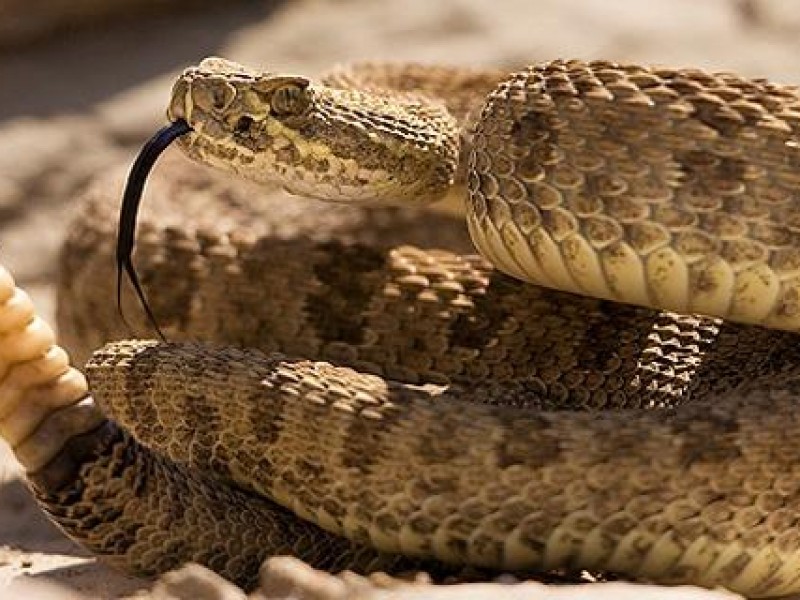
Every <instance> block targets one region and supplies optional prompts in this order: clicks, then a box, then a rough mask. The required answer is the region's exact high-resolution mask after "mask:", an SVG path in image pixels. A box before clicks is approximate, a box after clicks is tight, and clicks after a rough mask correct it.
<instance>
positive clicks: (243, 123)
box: [233, 115, 253, 134]
mask: <svg viewBox="0 0 800 600" xmlns="http://www.w3.org/2000/svg"><path fill="white" fill-rule="evenodd" d="M252 126H253V119H252V118H251V117H248V116H246V115H245V116H243V117H239V120H238V121H236V125H234V127H233V131H234V132H235V133H239V134H244V133H247V132H248V131H250V128H251V127H252Z"/></svg>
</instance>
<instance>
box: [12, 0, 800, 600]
mask: <svg viewBox="0 0 800 600" xmlns="http://www.w3.org/2000/svg"><path fill="white" fill-rule="evenodd" d="M212 54H213V55H220V56H224V57H227V58H230V59H233V60H237V61H239V62H243V63H245V64H248V65H251V66H260V67H264V68H265V69H269V70H274V71H294V72H297V73H300V74H304V75H313V74H315V73H318V72H320V71H322V70H324V69H326V68H328V67H329V66H331V65H332V64H334V63H336V62H340V61H347V60H352V59H365V58H384V59H386V58H390V59H398V60H403V59H409V60H417V61H424V62H446V63H456V64H472V65H503V66H508V67H509V68H512V67H515V66H519V65H523V64H526V63H530V62H536V61H544V60H549V59H553V58H585V59H592V58H606V59H615V60H621V61H636V62H643V63H656V64H665V65H670V66H697V67H703V68H708V69H712V70H735V71H738V72H740V73H742V74H744V75H748V76H752V77H767V78H770V79H773V80H776V81H779V82H783V83H798V84H800V60H798V57H800V2H796V1H794V0H699V1H698V0H638V1H637V2H632V1H631V0H384V1H380V2H379V1H375V0H290V1H285V2H281V1H279V0H258V1H256V0H248V1H245V0H240V1H229V2H224V3H223V2H212V1H209V0H206V1H203V0H180V1H178V0H112V1H108V0H0V262H2V263H3V264H5V265H6V266H8V267H10V268H11V269H12V272H13V273H14V275H15V276H16V278H17V281H18V283H19V285H21V286H22V287H24V288H25V289H26V290H27V291H29V292H30V293H31V294H32V296H33V297H34V300H35V302H36V303H37V306H38V307H39V309H40V312H41V313H42V314H43V315H44V316H46V317H47V319H48V320H49V321H50V322H53V312H54V295H53V289H54V286H53V283H54V281H55V269H56V255H57V252H58V247H59V245H60V243H61V240H62V238H63V235H64V231H65V227H66V223H67V222H68V221H69V218H70V215H71V213H72V212H73V211H74V207H75V201H76V199H78V198H79V197H80V193H81V190H82V189H83V188H84V187H85V186H86V184H87V182H88V181H89V180H90V179H91V178H92V177H93V176H94V175H96V174H99V173H102V172H103V171H104V170H106V169H108V168H111V167H112V166H114V165H118V164H120V163H124V164H128V163H130V162H131V161H132V160H133V157H134V156H135V154H136V152H137V151H138V149H139V148H140V147H141V145H142V143H143V142H144V141H145V140H146V139H147V138H149V137H150V136H151V135H152V134H153V132H154V131H155V129H156V128H157V127H158V126H159V125H160V124H162V123H163V122H164V108H165V104H166V100H167V97H168V94H169V90H170V87H171V82H172V80H173V78H174V77H175V75H176V74H177V73H178V72H179V71H180V70H181V69H182V68H184V67H185V66H187V65H189V64H193V63H196V62H198V61H199V60H200V59H201V58H203V57H204V56H208V55H212ZM122 185H123V181H120V182H119V192H120V193H121V190H122ZM1 445H2V442H0V596H2V597H6V596H4V595H3V589H4V586H6V585H9V583H10V582H11V581H12V580H13V579H14V578H15V577H17V580H19V578H18V576H19V575H20V574H25V575H27V576H28V577H26V578H25V579H26V580H34V581H45V582H51V583H55V584H56V585H58V586H60V592H59V594H58V595H57V596H56V597H58V598H69V597H73V596H74V597H76V598H88V597H97V596H99V597H110V596H113V595H116V594H117V593H118V592H121V591H124V590H131V589H134V588H135V587H136V586H137V585H139V584H138V583H137V582H135V581H133V580H129V579H127V578H124V577H122V576H120V575H116V574H114V573H111V572H110V571H108V570H106V569H103V568H102V567H99V566H96V565H94V564H92V563H91V561H87V560H86V559H85V558H81V557H80V553H79V551H78V550H77V549H76V548H75V547H74V546H72V545H71V544H70V543H68V542H67V541H65V540H64V539H63V538H62V537H61V535H60V533H59V532H58V531H57V530H55V528H53V527H52V526H50V525H49V524H48V523H47V522H46V520H45V519H44V518H43V517H41V516H40V515H39V514H38V511H37V510H36V509H35V508H34V507H33V506H32V505H31V502H30V500H29V498H28V496H27V492H26V491H25V489H24V486H23V485H22V484H21V483H20V481H19V479H18V472H17V469H16V467H15V465H14V463H13V460H12V459H10V458H9V456H8V452H7V449H6V448H5V447H2V446H1ZM15 585H18V584H15ZM8 597H15V596H13V595H10V594H9V595H8Z"/></svg>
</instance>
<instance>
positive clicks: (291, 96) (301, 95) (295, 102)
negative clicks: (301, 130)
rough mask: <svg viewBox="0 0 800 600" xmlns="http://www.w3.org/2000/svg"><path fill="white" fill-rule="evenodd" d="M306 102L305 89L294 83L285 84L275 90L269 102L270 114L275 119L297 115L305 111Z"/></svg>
mask: <svg viewBox="0 0 800 600" xmlns="http://www.w3.org/2000/svg"><path fill="white" fill-rule="evenodd" d="M308 102H309V100H308V94H306V91H305V87H301V86H299V85H297V84H296V83H287V84H285V85H282V86H280V87H278V88H275V90H274V91H273V92H272V96H271V97H270V100H269V103H270V108H271V110H272V114H273V115H275V116H277V117H286V116H292V115H299V114H301V113H302V112H303V111H304V110H305V109H306V107H307V106H308Z"/></svg>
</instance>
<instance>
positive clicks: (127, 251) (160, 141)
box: [117, 119, 192, 340]
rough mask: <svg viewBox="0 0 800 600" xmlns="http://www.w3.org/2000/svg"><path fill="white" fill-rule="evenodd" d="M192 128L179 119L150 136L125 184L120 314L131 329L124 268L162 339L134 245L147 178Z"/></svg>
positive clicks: (119, 267)
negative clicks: (124, 293)
mask: <svg viewBox="0 0 800 600" xmlns="http://www.w3.org/2000/svg"><path fill="white" fill-rule="evenodd" d="M191 130H192V128H191V127H189V124H188V123H187V122H186V121H184V120H183V119H178V120H177V121H175V122H174V123H170V124H169V125H167V126H166V127H163V128H162V129H160V130H159V131H158V132H157V133H156V134H155V135H154V136H153V137H152V138H150V140H149V141H148V142H147V143H146V144H145V145H144V147H143V148H142V151H141V152H139V156H137V157H136V160H135V161H134V162H133V166H132V167H131V172H130V173H129V174H128V181H127V183H126V184H125V192H124V193H123V195H122V207H121V208H120V211H119V224H118V226H117V310H118V311H119V314H120V317H122V321H123V322H124V323H125V325H126V326H128V327H129V328H130V326H129V325H128V322H127V321H126V320H125V314H124V313H123V311H122V273H123V271H124V272H125V274H126V275H127V276H128V280H129V281H130V282H131V285H132V286H133V289H134V290H135V291H136V296H137V297H138V298H139V302H140V303H141V305H142V307H143V308H144V312H145V313H146V314H147V319H148V321H150V324H151V325H152V326H153V328H154V329H155V330H156V333H158V337H160V338H161V339H162V340H166V337H164V334H163V333H162V331H161V328H160V327H159V326H158V322H157V321H156V317H155V315H154V314H153V311H152V310H151V309H150V305H149V304H148V303H147V298H146V297H145V295H144V290H142V286H141V284H140V283H139V277H138V275H137V274H136V269H135V268H134V266H133V258H132V256H133V246H134V244H135V243H136V241H135V237H136V215H137V213H138V212H139V203H140V201H141V199H142V191H143V190H144V184H145V181H146V180H147V176H148V175H149V174H150V170H151V169H152V168H153V165H154V164H155V162H156V159H157V158H158V157H159V156H160V155H161V153H162V152H164V150H165V149H166V148H167V146H169V145H170V144H171V143H172V142H173V141H175V140H176V139H177V138H179V137H180V136H182V135H185V134H187V133H189V132H190V131H191Z"/></svg>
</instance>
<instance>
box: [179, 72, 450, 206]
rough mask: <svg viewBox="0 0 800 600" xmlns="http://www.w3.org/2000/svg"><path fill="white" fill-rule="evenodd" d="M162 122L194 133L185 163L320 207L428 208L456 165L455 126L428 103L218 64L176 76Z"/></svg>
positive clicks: (185, 142)
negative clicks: (272, 187)
mask: <svg viewBox="0 0 800 600" xmlns="http://www.w3.org/2000/svg"><path fill="white" fill-rule="evenodd" d="M167 116H168V117H169V119H170V121H176V120H178V119H185V120H186V122H187V123H188V124H189V126H190V127H191V128H192V132H191V133H189V134H188V135H186V136H184V137H183V138H181V140H180V141H179V142H178V143H179V145H180V146H181V147H182V148H183V150H185V151H186V153H187V154H188V155H189V156H190V157H192V158H193V159H195V160H198V161H200V162H202V163H205V164H209V165H211V166H214V167H218V168H222V169H225V170H228V171H233V172H235V173H236V174H238V175H241V176H243V177H245V178H247V179H250V180H252V181H256V182H262V183H276V184H279V185H282V186H283V187H285V188H286V189H287V190H288V191H290V192H292V193H296V194H300V195H303V196H310V197H316V198H324V199H327V200H335V201H347V202H364V201H366V202H404V203H408V199H409V198H413V199H416V200H417V201H419V202H429V201H432V200H436V199H439V198H440V197H442V196H443V195H444V193H445V192H446V191H447V189H448V188H449V186H450V184H451V183H452V182H453V179H454V177H455V172H456V165H457V162H458V143H457V135H455V132H456V131H457V124H456V122H455V119H454V118H453V117H452V116H451V115H450V114H449V113H448V112H447V111H446V110H445V109H444V108H443V107H442V108H439V107H438V106H431V103H430V101H427V102H423V101H421V99H420V98H414V97H413V96H411V95H407V96H403V97H402V98H398V96H397V94H394V95H393V96H392V97H390V96H389V95H387V93H386V92H384V93H381V92H380V91H379V90H370V91H364V90H354V89H344V86H342V87H337V85H336V83H335V82H328V84H326V83H323V82H315V81H312V80H309V79H306V78H304V77H298V76H293V75H279V74H274V73H268V72H258V71H252V70H249V69H247V68H245V67H243V66H241V65H237V64H236V63H232V62H230V61H226V60H224V59H221V58H208V59H206V60H204V61H202V62H201V63H200V64H199V65H198V66H196V67H191V68H189V69H187V70H186V71H184V73H183V74H182V75H181V76H180V78H179V79H178V81H177V82H176V83H175V86H174V87H173V90H172V98H171V101H170V104H169V109H168V111H167Z"/></svg>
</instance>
